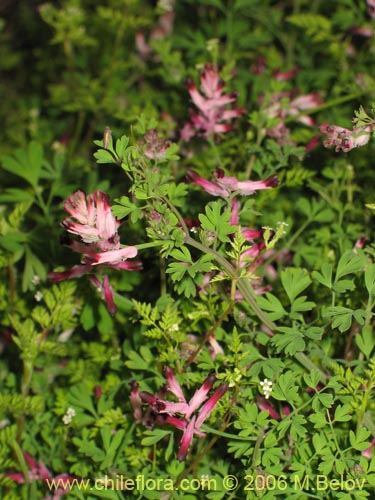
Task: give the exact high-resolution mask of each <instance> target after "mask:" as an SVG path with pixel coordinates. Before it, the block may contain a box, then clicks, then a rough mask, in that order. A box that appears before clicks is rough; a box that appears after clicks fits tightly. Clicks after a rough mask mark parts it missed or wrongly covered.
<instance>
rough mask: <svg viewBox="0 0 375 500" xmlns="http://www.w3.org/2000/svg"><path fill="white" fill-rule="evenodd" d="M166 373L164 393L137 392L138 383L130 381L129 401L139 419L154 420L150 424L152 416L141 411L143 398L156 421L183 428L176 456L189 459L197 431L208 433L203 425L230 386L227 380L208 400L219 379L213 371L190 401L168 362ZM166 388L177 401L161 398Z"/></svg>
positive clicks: (200, 433) (140, 420)
mask: <svg viewBox="0 0 375 500" xmlns="http://www.w3.org/2000/svg"><path fill="white" fill-rule="evenodd" d="M163 374H164V376H165V378H166V379H167V386H166V388H164V389H163V391H162V394H157V395H153V394H150V393H149V392H146V391H141V392H138V385H137V384H136V383H135V382H134V383H132V384H131V394H130V401H131V403H132V405H133V409H134V417H135V420H136V421H137V422H138V423H146V425H152V424H153V422H152V424H151V421H152V418H151V416H150V414H149V413H148V414H146V418H145V417H143V415H142V409H141V404H142V402H143V403H146V404H148V405H149V406H150V408H151V411H152V413H153V415H154V422H158V423H162V424H170V425H172V426H173V427H175V428H176V429H179V430H181V431H183V434H182V438H181V441H180V447H179V450H178V452H177V459H178V460H179V461H183V460H185V459H186V456H187V453H188V451H189V448H190V445H191V443H192V440H193V436H194V434H196V435H198V436H204V435H205V434H204V432H202V431H201V430H200V428H201V426H202V424H203V423H204V421H205V420H206V419H207V418H208V417H209V416H210V414H211V412H212V411H213V409H214V408H215V406H216V404H217V402H218V401H219V399H220V398H221V397H223V396H224V394H225V393H226V391H227V390H228V384H221V385H219V386H218V387H217V388H216V389H215V391H214V392H213V394H212V395H211V396H210V398H209V399H208V400H207V397H208V393H209V391H210V390H211V389H212V386H213V385H214V382H215V380H216V377H215V375H214V374H211V375H209V376H208V377H207V378H206V380H205V381H204V382H203V384H202V386H201V387H200V388H199V389H198V390H197V391H196V392H195V394H194V395H193V397H192V398H191V399H190V401H189V402H187V401H186V398H185V396H184V393H183V392H182V389H181V386H180V384H179V383H178V381H177V380H176V378H175V375H174V372H173V369H172V368H170V367H168V366H166V367H165V368H164V370H163ZM166 392H171V393H172V394H173V395H174V396H175V397H176V398H177V400H178V401H177V402H171V401H167V400H165V399H162V397H163V395H164V394H165V393H166ZM206 400H207V401H206ZM203 403H204V404H203ZM201 405H203V406H201ZM199 407H201V408H200V410H199V412H198V414H195V415H193V414H194V413H195V412H196V411H197V410H198V409H199Z"/></svg>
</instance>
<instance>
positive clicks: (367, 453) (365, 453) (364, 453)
mask: <svg viewBox="0 0 375 500" xmlns="http://www.w3.org/2000/svg"><path fill="white" fill-rule="evenodd" d="M374 446H375V439H373V440H372V441H371V444H370V446H369V447H368V448H366V449H365V450H364V451H362V453H361V455H362V456H363V457H366V458H368V459H371V457H372V449H373V447H374Z"/></svg>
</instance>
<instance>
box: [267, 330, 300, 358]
mask: <svg viewBox="0 0 375 500" xmlns="http://www.w3.org/2000/svg"><path fill="white" fill-rule="evenodd" d="M277 331H280V332H283V333H281V334H279V333H276V334H275V335H274V336H273V337H272V340H271V343H272V344H273V345H275V346H276V350H277V352H278V353H280V352H282V351H284V353H285V354H287V355H289V356H294V354H295V353H296V352H298V351H303V350H304V349H305V346H306V344H305V341H304V339H303V335H302V333H301V332H299V331H298V330H296V329H295V328H289V327H280V328H278V329H277Z"/></svg>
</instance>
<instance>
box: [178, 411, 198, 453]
mask: <svg viewBox="0 0 375 500" xmlns="http://www.w3.org/2000/svg"><path fill="white" fill-rule="evenodd" d="M196 418H197V417H196V416H194V417H193V418H192V419H191V420H190V422H189V423H188V425H187V427H186V429H185V430H184V433H183V435H182V438H181V441H180V448H179V450H178V452H177V460H178V461H179V462H183V461H184V460H185V459H186V455H187V453H188V450H189V448H190V445H191V442H192V440H193V434H194V427H195V420H196Z"/></svg>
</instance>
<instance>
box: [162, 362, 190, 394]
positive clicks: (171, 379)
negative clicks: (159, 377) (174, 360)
mask: <svg viewBox="0 0 375 500" xmlns="http://www.w3.org/2000/svg"><path fill="white" fill-rule="evenodd" d="M163 375H164V377H165V378H166V379H167V382H168V389H169V391H170V392H171V393H172V394H174V395H175V396H176V398H177V399H178V400H179V401H180V402H181V403H186V400H185V396H184V393H183V392H182V389H181V386H180V384H179V383H178V381H177V380H176V377H175V376H174V371H173V368H171V367H170V366H165V367H164V369H163Z"/></svg>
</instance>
